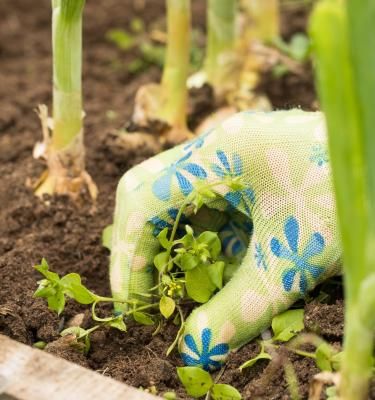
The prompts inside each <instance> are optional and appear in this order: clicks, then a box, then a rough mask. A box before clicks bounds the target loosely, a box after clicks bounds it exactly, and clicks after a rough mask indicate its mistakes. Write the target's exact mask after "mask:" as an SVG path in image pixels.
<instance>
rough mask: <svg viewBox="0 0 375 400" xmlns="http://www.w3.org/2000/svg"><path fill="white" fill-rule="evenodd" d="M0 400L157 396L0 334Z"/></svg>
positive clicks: (123, 399)
mask: <svg viewBox="0 0 375 400" xmlns="http://www.w3.org/2000/svg"><path fill="white" fill-rule="evenodd" d="M0 399H1V400H11V399H12V400H34V399H38V400H68V399H71V400H95V399H101V400H102V399H105V400H120V399H121V400H156V399H158V397H155V396H152V395H150V394H148V393H145V392H142V391H140V390H137V389H135V388H133V387H130V386H128V385H125V384H123V383H121V382H118V381H115V380H114V379H111V378H108V377H106V376H103V375H100V374H98V373H96V372H94V371H91V370H88V369H86V368H83V367H81V366H79V365H76V364H73V363H71V362H69V361H66V360H63V359H61V358H58V357H55V356H53V355H51V354H48V353H45V352H43V351H41V350H37V349H33V348H31V347H28V346H25V345H24V344H21V343H18V342H16V341H14V340H12V339H9V338H8V337H6V336H3V335H0Z"/></svg>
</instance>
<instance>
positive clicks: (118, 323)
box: [34, 258, 158, 351]
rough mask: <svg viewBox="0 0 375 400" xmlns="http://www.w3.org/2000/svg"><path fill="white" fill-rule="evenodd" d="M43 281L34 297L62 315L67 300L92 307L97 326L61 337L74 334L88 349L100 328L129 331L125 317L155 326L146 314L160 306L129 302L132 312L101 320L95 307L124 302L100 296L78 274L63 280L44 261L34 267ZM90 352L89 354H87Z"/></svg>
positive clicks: (66, 332) (77, 329)
mask: <svg viewBox="0 0 375 400" xmlns="http://www.w3.org/2000/svg"><path fill="white" fill-rule="evenodd" d="M34 268H35V269H36V270H37V271H38V272H39V273H40V274H42V275H43V277H44V279H42V280H40V281H38V284H39V286H38V288H37V290H36V291H35V293H34V297H40V298H44V299H46V300H47V303H48V307H49V308H50V309H51V310H52V311H55V312H57V314H58V315H60V314H61V313H62V312H63V311H64V308H65V304H66V299H67V298H70V299H74V300H75V301H76V302H77V303H79V304H83V305H89V304H91V312H92V319H93V321H95V322H98V323H99V324H98V325H95V326H93V327H92V328H90V329H87V330H84V329H82V328H80V327H72V328H68V329H65V330H64V331H63V333H62V335H63V336H64V335H65V334H73V335H75V336H76V339H77V341H78V342H80V341H81V342H84V343H85V346H86V347H87V346H88V342H87V340H88V338H87V337H88V335H89V334H90V333H91V332H93V331H94V330H96V329H97V328H99V327H103V326H106V327H111V328H115V329H118V330H120V331H126V325H125V323H124V317H127V316H130V315H133V316H134V319H135V320H137V321H138V322H139V323H142V324H144V325H151V324H154V320H153V319H152V318H151V317H150V316H149V315H148V314H146V313H145V311H146V310H149V309H151V308H155V307H158V304H148V303H145V302H142V301H138V300H131V301H128V302H127V303H128V305H129V310H128V311H127V312H126V313H124V314H120V315H113V316H110V317H106V318H101V317H99V316H98V315H97V314H96V306H97V304H98V303H100V302H112V303H114V302H115V301H116V302H121V301H120V300H115V299H113V298H111V297H103V296H99V295H97V294H95V293H93V292H92V291H90V290H89V289H87V288H86V286H84V285H83V284H82V282H81V277H80V276H79V275H78V274H76V273H69V274H67V275H65V276H63V277H60V276H59V275H58V274H57V273H56V272H52V271H50V270H49V266H48V263H47V261H46V260H45V259H44V258H43V259H42V262H41V263H40V264H39V265H36V266H35V267H34ZM87 351H88V350H87Z"/></svg>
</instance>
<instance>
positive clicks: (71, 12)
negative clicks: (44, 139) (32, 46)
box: [52, 0, 85, 150]
mask: <svg viewBox="0 0 375 400" xmlns="http://www.w3.org/2000/svg"><path fill="white" fill-rule="evenodd" d="M84 4H85V0H54V1H53V12H52V43H53V120H54V127H53V136H52V145H53V147H54V149H56V150H60V149H64V148H65V147H67V146H69V145H71V144H72V143H73V141H74V140H75V139H76V138H77V137H78V135H79V134H80V132H81V130H82V78H81V74H82V11H83V7H84Z"/></svg>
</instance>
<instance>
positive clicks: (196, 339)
mask: <svg viewBox="0 0 375 400" xmlns="http://www.w3.org/2000/svg"><path fill="white" fill-rule="evenodd" d="M328 162H329V160H328V155H327V145H326V137H325V124H324V118H323V115H322V114H321V113H318V112H314V113H310V112H303V111H300V110H290V111H277V112H270V113H260V112H243V113H240V114H236V115H235V116H233V117H231V118H229V119H228V120H226V121H225V122H223V123H222V124H221V125H219V126H218V127H216V128H215V129H213V130H211V131H210V132H208V133H206V134H204V135H202V136H199V137H197V138H196V139H194V140H192V141H190V142H188V143H187V144H183V145H180V146H178V147H176V148H174V149H171V150H168V151H166V152H164V153H162V154H160V155H158V156H156V157H153V158H151V159H149V160H147V161H145V162H143V163H142V164H140V165H138V166H137V167H136V168H133V169H132V170H130V171H128V172H127V173H126V174H125V175H124V176H123V178H122V179H121V181H120V183H119V185H118V189H117V198H116V211H115V217H114V231H113V239H112V240H113V244H112V254H111V266H110V282H111V288H112V292H113V296H114V297H116V298H121V299H123V298H125V299H129V298H132V297H134V296H137V294H140V293H147V291H148V290H149V289H150V288H151V287H152V286H153V285H154V279H153V277H154V274H153V269H154V267H153V259H154V256H155V255H156V254H157V253H158V252H159V250H160V249H159V243H158V240H157V238H156V235H157V234H158V233H159V232H160V231H161V230H162V229H163V228H165V227H171V226H172V225H173V222H174V218H175V217H176V214H177V211H178V210H179V209H180V207H181V205H182V204H183V202H184V200H185V199H186V197H187V196H188V195H189V194H190V193H191V192H192V191H193V189H194V187H196V186H197V185H202V184H204V183H207V184H213V183H219V182H220V181H223V180H224V179H226V178H228V177H229V178H237V179H240V180H241V182H242V183H243V184H244V186H242V187H241V188H240V189H238V190H235V189H230V188H229V187H228V186H225V185H222V186H218V189H217V191H218V192H219V193H220V198H215V199H212V201H211V202H208V203H206V207H205V209H204V210H202V218H198V217H199V213H198V215H196V216H195V217H194V216H192V209H187V211H186V215H185V216H184V218H186V221H187V223H189V224H190V220H193V223H191V225H193V227H194V225H199V223H201V225H202V229H203V230H204V229H206V230H207V229H209V230H211V231H216V232H219V235H220V237H221V239H222V244H223V250H224V252H226V253H227V254H228V255H237V256H238V255H240V259H241V265H240V266H239V269H238V270H237V271H236V272H235V274H234V276H233V277H232V279H231V280H230V281H229V282H228V283H227V284H226V285H225V286H224V287H223V289H222V290H220V291H219V292H218V293H217V294H215V295H214V296H213V297H212V298H211V299H210V300H209V301H208V302H207V303H205V304H203V305H201V306H200V307H198V308H196V309H195V310H194V311H193V312H192V313H191V315H190V316H189V317H188V319H187V321H186V325H185V329H184V333H183V336H182V337H181V340H180V343H179V350H180V352H181V356H182V359H183V361H184V363H185V364H186V365H192V366H199V367H202V368H204V369H206V370H213V369H216V368H219V367H220V366H221V364H222V363H223V362H224V360H225V358H226V357H227V356H228V354H229V352H230V351H231V350H234V349H237V348H239V347H240V346H242V345H244V344H245V343H247V342H249V341H250V340H251V339H253V338H254V337H256V336H258V335H259V334H260V333H261V332H262V331H263V330H264V329H266V328H267V327H268V326H269V325H270V323H271V320H272V318H273V316H275V315H276V314H278V313H281V312H282V311H284V310H286V309H287V308H288V307H290V306H291V305H292V304H293V303H294V302H295V301H296V300H297V299H299V298H301V297H303V296H305V295H306V293H307V292H308V291H309V290H311V289H312V288H314V287H315V286H316V285H317V284H318V283H319V282H322V281H323V280H324V279H326V278H328V277H330V276H332V275H334V274H336V273H338V272H339V268H340V254H341V253H340V247H339V243H338V237H337V234H338V230H337V225H336V215H335V203H334V195H333V189H332V185H331V177H330V169H329V164H328ZM210 213H211V214H210ZM189 219H190V220H189ZM197 219H198V221H197Z"/></svg>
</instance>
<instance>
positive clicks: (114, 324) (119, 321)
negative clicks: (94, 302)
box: [105, 315, 126, 332]
mask: <svg viewBox="0 0 375 400" xmlns="http://www.w3.org/2000/svg"><path fill="white" fill-rule="evenodd" d="M105 325H107V326H110V327H111V328H115V329H118V330H119V331H122V332H126V325H125V322H124V318H123V316H122V315H119V316H117V317H115V318H113V319H112V320H111V321H108V322H106V323H105Z"/></svg>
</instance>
